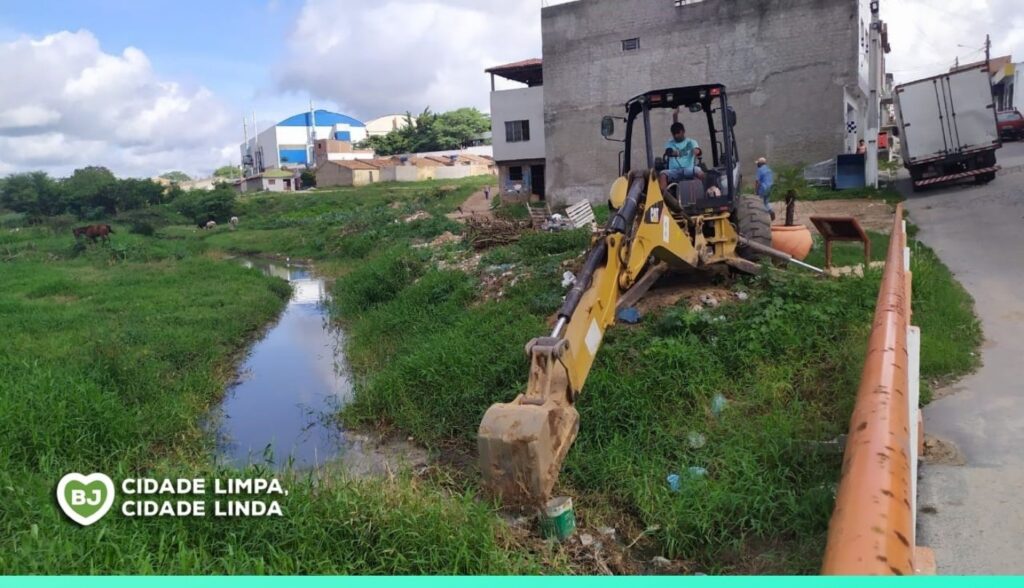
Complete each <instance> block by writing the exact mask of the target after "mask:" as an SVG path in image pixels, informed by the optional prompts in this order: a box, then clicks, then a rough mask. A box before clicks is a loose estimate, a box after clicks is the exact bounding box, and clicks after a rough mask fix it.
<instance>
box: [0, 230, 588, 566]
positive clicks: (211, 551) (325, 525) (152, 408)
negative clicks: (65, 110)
mask: <svg viewBox="0 0 1024 588" xmlns="http://www.w3.org/2000/svg"><path fill="white" fill-rule="evenodd" d="M115 230H117V228H115ZM255 232H256V231H255V230H253V231H250V233H255ZM238 233H239V234H244V232H243V231H239V232H238ZM221 234H223V235H228V236H231V234H230V233H227V232H225V233H221ZM172 235H173V237H172V236H170V235H167V236H164V237H153V238H149V237H143V236H138V235H131V234H126V233H124V232H122V231H118V232H117V233H115V237H114V239H113V240H112V242H111V243H110V244H96V245H91V244H90V245H88V246H81V247H76V246H74V245H73V240H72V238H71V236H70V235H65V234H64V233H63V232H61V233H52V232H50V231H49V230H48V229H46V228H45V227H39V228H31V229H20V230H18V231H16V232H15V231H7V230H4V232H3V233H0V252H5V253H4V255H5V261H4V262H3V263H0V332H3V333H4V337H3V338H2V339H0V438H2V439H3V442H2V443H0V500H2V502H3V504H4V507H3V508H0V570H3V571H4V572H6V573H22V574H55V573H59V574H89V573H106V574H111V573H115V574H116V573H160V574H221V573H231V574H263V573H274V574H288V573H298V574H331V573H333V574H371V573H372V574H418V573H448V574H481V573H486V574H509V573H538V572H541V571H547V572H552V571H564V570H566V569H568V568H567V564H566V562H565V558H564V557H562V556H560V555H558V554H556V553H546V552H537V551H534V550H532V549H531V548H529V547H524V546H523V544H522V539H521V537H518V536H516V535H515V534H514V533H513V532H512V531H510V530H509V529H508V528H507V527H506V526H505V525H504V524H503V523H501V522H500V520H499V519H498V518H497V517H496V516H495V515H494V512H493V510H492V507H491V505H489V504H488V503H486V502H479V501H477V500H476V499H475V498H474V496H473V495H472V494H471V493H467V492H456V493H452V492H451V491H450V490H448V489H445V488H444V486H443V485H441V484H435V483H432V482H429V481H420V480H416V479H414V478H412V477H411V476H410V475H409V474H405V473H400V475H399V476H398V477H397V478H396V479H394V480H390V481H387V480H375V481H351V480H347V479H345V478H344V477H343V476H341V475H330V476H327V477H318V478H317V479H316V480H314V479H313V478H312V477H306V476H303V475H299V474H295V475H290V474H285V475H286V482H285V487H286V488H287V489H288V491H289V495H288V496H287V497H283V498H282V507H283V509H284V513H285V516H284V517H282V518H280V519H276V518H272V519H262V518H251V519H244V518H239V519H219V518H213V517H208V518H182V519H174V518H151V519H146V518H136V519H132V518H128V517H124V516H121V515H119V514H109V515H107V516H106V517H105V518H104V520H103V521H101V522H100V523H97V524H96V525H93V526H91V527H87V528H79V527H78V526H76V525H75V524H73V523H71V522H69V521H67V520H66V519H65V518H64V517H63V515H61V514H59V512H58V509H57V508H56V505H55V504H54V500H53V491H54V487H55V485H56V483H57V481H58V480H59V479H60V477H61V476H63V475H64V474H65V473H67V472H71V471H80V472H93V471H99V472H105V473H107V474H108V475H110V476H111V477H112V478H113V479H114V480H115V481H117V480H120V479H123V478H125V477H129V476H146V477H155V478H163V477H170V478H178V477H189V478H192V477H206V478H214V477H221V478H224V477H230V476H239V477H242V476H261V477H262V476H268V475H270V472H268V471H265V470H262V469H259V468H256V469H253V470H250V471H248V472H242V471H234V470H217V471H215V470H213V469H211V466H210V465H209V463H210V461H209V457H210V455H211V452H212V439H211V438H210V436H209V435H208V434H207V433H206V431H205V430H204V429H203V428H202V422H203V420H204V418H205V415H206V414H207V413H208V411H209V409H210V407H211V405H213V404H215V403H216V402H218V401H219V399H220V398H221V396H222V394H223V390H224V388H225V386H226V385H227V384H228V382H230V381H231V380H233V379H234V370H235V365H236V361H237V360H238V357H239V353H240V352H241V351H242V350H244V349H245V347H246V346H247V345H248V344H249V342H250V341H251V340H252V339H253V337H255V336H257V335H258V333H259V332H260V330H261V329H262V328H263V326H264V325H266V324H267V323H268V321H270V320H271V318H272V317H274V316H275V315H276V314H277V313H278V312H279V311H280V309H281V308H282V306H283V304H284V301H285V300H286V299H287V297H288V295H289V292H290V288H289V287H288V285H287V284H286V283H285V282H283V281H281V280H279V279H276V278H269V277H265V276H263V275H262V274H260V273H259V272H256V271H253V270H248V269H245V268H243V267H241V266H240V265H238V264H235V263H231V262H223V261H217V260H216V259H214V257H215V256H207V255H206V254H205V253H206V252H208V251H211V250H212V249H214V247H215V246H214V245H213V244H214V243H217V242H218V240H217V239H218V238H221V237H220V234H217V233H215V232H203V233H202V234H200V233H191V232H189V231H185V230H178V231H177V233H174V232H173V231H172ZM285 252H287V251H285ZM115 508H117V503H115Z"/></svg>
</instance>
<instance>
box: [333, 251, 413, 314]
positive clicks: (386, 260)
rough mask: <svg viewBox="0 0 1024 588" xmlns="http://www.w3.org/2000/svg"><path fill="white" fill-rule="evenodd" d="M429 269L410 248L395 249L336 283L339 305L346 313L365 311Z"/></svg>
mask: <svg viewBox="0 0 1024 588" xmlns="http://www.w3.org/2000/svg"><path fill="white" fill-rule="evenodd" d="M425 266H426V263H425V260H424V259H423V256H422V254H421V253H417V252H415V251H413V250H412V249H409V248H408V247H402V246H399V247H394V248H392V249H389V250H388V251H385V252H384V253H382V254H381V255H380V256H378V257H376V258H374V259H372V260H370V261H368V262H367V263H366V264H365V265H362V266H360V267H359V268H357V269H355V270H353V271H352V272H351V273H349V274H348V275H346V276H344V277H342V278H340V279H339V280H338V282H337V287H336V289H335V290H336V292H337V298H338V303H339V304H340V305H341V308H342V312H343V313H349V312H352V311H354V310H366V309H369V308H372V307H374V306H377V305H379V304H383V303H385V302H388V301H389V300H391V299H393V298H394V297H395V296H396V295H397V294H398V293H399V292H401V291H402V289H404V288H405V287H406V286H408V285H409V284H411V283H412V282H413V280H415V279H416V278H418V277H419V276H420V275H422V274H423V271H424V268H425Z"/></svg>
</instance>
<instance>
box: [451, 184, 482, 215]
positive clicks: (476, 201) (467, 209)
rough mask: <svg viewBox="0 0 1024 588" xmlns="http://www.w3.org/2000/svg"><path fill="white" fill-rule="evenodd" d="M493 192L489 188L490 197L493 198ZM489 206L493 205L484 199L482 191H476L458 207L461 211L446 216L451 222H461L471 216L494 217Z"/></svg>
mask: <svg viewBox="0 0 1024 588" xmlns="http://www.w3.org/2000/svg"><path fill="white" fill-rule="evenodd" d="M493 192H494V188H491V196H492V197H493V196H494V194H493ZM491 204H493V203H492V202H491V200H490V199H489V198H484V191H483V190H478V191H476V192H473V194H472V195H471V196H470V197H469V198H466V201H465V202H463V203H462V205H460V206H459V208H460V209H461V210H456V211H455V212H450V213H448V214H447V215H446V216H447V217H448V218H450V219H453V220H462V219H465V218H467V217H471V216H486V217H488V218H489V217H492V216H494V215H493V214H492V213H491Z"/></svg>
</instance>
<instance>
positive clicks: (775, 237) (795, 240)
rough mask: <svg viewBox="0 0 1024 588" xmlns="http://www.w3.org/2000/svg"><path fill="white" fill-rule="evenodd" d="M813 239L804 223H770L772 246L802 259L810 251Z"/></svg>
mask: <svg viewBox="0 0 1024 588" xmlns="http://www.w3.org/2000/svg"><path fill="white" fill-rule="evenodd" d="M812 245H814V239H812V238H811V231H810V230H809V229H808V228H807V227H806V226H805V225H793V226H791V227H787V226H785V225H772V247H773V248H775V249H778V250H779V251H785V252H786V253H788V254H790V255H792V256H793V258H794V259H799V260H801V261H802V260H803V259H804V258H805V257H807V254H808V253H810V252H811V246H812Z"/></svg>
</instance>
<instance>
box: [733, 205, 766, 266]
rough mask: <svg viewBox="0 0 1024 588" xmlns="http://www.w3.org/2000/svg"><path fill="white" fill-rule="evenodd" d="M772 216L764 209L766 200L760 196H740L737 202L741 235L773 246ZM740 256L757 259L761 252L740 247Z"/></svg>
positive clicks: (737, 215)
mask: <svg viewBox="0 0 1024 588" xmlns="http://www.w3.org/2000/svg"><path fill="white" fill-rule="evenodd" d="M771 222H772V221H771V216H770V215H769V214H768V211H767V210H765V209H764V202H763V201H762V200H761V198H760V197H758V196H740V200H739V202H737V203H736V226H737V229H738V230H739V232H740V236H742V237H745V238H747V239H749V240H751V241H753V242H755V243H760V244H761V245H764V246H766V247H771V246H772V227H771ZM737 251H738V252H739V254H740V257H742V258H744V259H748V260H750V261H757V260H758V259H760V258H761V254H760V253H757V252H756V251H754V250H752V249H750V248H747V247H739V248H737Z"/></svg>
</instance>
